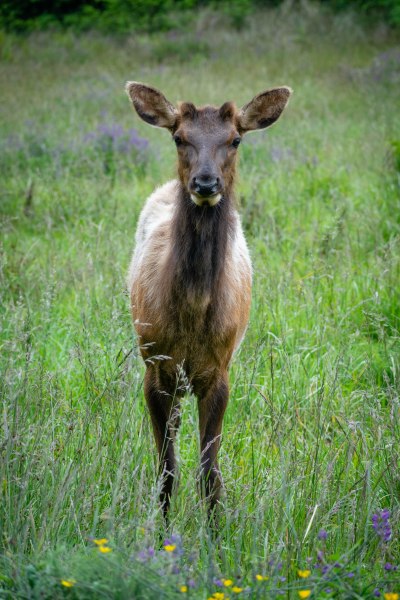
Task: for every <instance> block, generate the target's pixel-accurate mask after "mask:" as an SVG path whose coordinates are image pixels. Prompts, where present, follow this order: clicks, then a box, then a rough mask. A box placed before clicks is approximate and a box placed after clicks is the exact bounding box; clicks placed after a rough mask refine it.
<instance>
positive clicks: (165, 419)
mask: <svg viewBox="0 0 400 600" xmlns="http://www.w3.org/2000/svg"><path fill="white" fill-rule="evenodd" d="M158 379H160V378H158V377H157V373H156V370H155V368H154V367H153V366H151V367H148V368H147V370H146V374H145V378H144V395H145V398H146V402H147V406H148V409H149V412H150V417H151V423H152V426H153V433H154V438H155V441H156V444H157V450H158V456H159V476H161V478H162V481H161V492H160V502H161V506H162V509H163V513H164V517H165V518H166V519H167V515H168V509H169V505H170V502H171V494H172V488H173V484H174V479H175V473H176V461H175V452H174V437H175V431H176V429H177V428H178V427H179V424H180V414H179V405H178V404H177V402H176V399H175V394H174V389H173V390H172V393H169V392H171V390H168V392H167V390H165V389H164V386H162V389H160V387H161V386H160V382H159V381H158Z"/></svg>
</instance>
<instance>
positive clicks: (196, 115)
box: [126, 82, 291, 206]
mask: <svg viewBox="0 0 400 600" xmlns="http://www.w3.org/2000/svg"><path fill="white" fill-rule="evenodd" d="M126 90H127V92H128V95H129V96H130V98H131V100H132V103H133V105H134V107H135V109H136V111H137V113H138V115H139V116H140V117H141V118H142V119H143V120H144V121H145V122H146V123H149V124H150V125H153V126H155V127H164V128H166V129H168V130H169V131H170V132H171V133H172V136H173V140H174V142H175V145H176V148H177V151H178V173H179V178H180V180H181V182H182V184H183V186H184V187H185V188H186V190H187V191H188V193H189V195H190V198H191V199H192V201H193V202H194V203H195V204H196V205H198V206H203V205H208V206H216V205H217V204H218V202H219V201H220V200H221V198H222V197H223V196H224V195H225V194H228V193H229V191H230V189H231V188H232V185H233V181H234V176H235V168H236V153H237V148H238V146H239V144H240V142H241V139H242V136H243V135H244V134H245V133H246V132H248V131H254V130H256V129H264V128H265V127H269V126H270V125H272V124H273V123H275V121H276V120H277V119H278V118H279V116H280V115H281V113H282V111H283V109H284V108H285V106H286V104H287V102H288V100H289V96H290V94H291V90H290V88H288V87H281V88H275V89H272V90H267V91H266V92H262V93H261V94H258V95H257V96H255V97H254V98H253V99H252V100H251V101H250V102H249V103H248V104H246V105H245V106H244V107H243V108H241V109H240V110H237V109H236V107H235V105H234V104H233V103H232V102H225V104H223V105H222V106H221V107H220V108H215V107H212V106H205V107H203V108H196V107H195V106H194V104H191V103H190V102H183V103H181V104H180V105H179V107H178V108H175V107H174V106H173V104H171V103H170V102H169V101H168V100H167V99H166V98H165V96H164V95H163V94H161V92H159V91H158V90H156V89H154V88H151V87H148V86H145V85H143V84H142V83H137V82H128V83H127V85H126Z"/></svg>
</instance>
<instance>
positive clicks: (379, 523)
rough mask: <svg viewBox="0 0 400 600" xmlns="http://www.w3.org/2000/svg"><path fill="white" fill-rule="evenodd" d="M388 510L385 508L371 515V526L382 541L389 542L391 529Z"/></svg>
mask: <svg viewBox="0 0 400 600" xmlns="http://www.w3.org/2000/svg"><path fill="white" fill-rule="evenodd" d="M389 518H390V511H389V510H387V509H385V510H382V511H380V512H377V513H375V514H373V515H372V517H371V520H372V527H373V528H374V530H375V532H376V534H377V535H378V536H379V537H380V538H381V541H382V542H389V541H390V539H391V537H392V529H391V527H390V523H389Z"/></svg>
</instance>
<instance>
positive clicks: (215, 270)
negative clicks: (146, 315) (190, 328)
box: [169, 184, 235, 306]
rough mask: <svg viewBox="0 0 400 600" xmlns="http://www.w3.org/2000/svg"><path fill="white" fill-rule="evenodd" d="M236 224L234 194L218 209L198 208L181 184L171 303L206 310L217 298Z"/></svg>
mask: <svg viewBox="0 0 400 600" xmlns="http://www.w3.org/2000/svg"><path fill="white" fill-rule="evenodd" d="M234 223H235V219H234V200H233V195H232V192H231V191H228V193H225V194H224V195H223V196H222V198H221V200H220V201H219V203H218V204H217V205H216V206H213V207H211V206H202V207H199V206H196V205H195V204H194V202H193V201H192V200H191V198H190V195H189V193H188V192H187V190H186V189H185V188H184V187H183V185H182V184H180V186H179V194H178V199H177V205H176V208H175V213H174V217H173V222H172V247H171V255H170V264H169V272H170V277H171V280H170V281H171V286H172V289H171V292H172V299H174V298H175V299H179V300H180V302H182V301H183V302H187V303H188V304H189V305H190V304H192V303H199V304H200V305H204V306H206V305H208V304H209V303H212V302H213V300H214V299H215V298H216V297H217V296H218V291H219V289H220V286H221V284H222V279H223V274H224V265H225V260H226V254H227V247H228V241H229V239H230V238H232V236H233V234H234Z"/></svg>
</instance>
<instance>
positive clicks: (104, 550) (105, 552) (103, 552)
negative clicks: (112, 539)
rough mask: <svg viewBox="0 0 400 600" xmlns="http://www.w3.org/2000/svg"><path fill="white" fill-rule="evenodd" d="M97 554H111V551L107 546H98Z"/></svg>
mask: <svg viewBox="0 0 400 600" xmlns="http://www.w3.org/2000/svg"><path fill="white" fill-rule="evenodd" d="M99 552H101V553H102V554H107V552H112V549H111V548H109V547H108V546H99Z"/></svg>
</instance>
